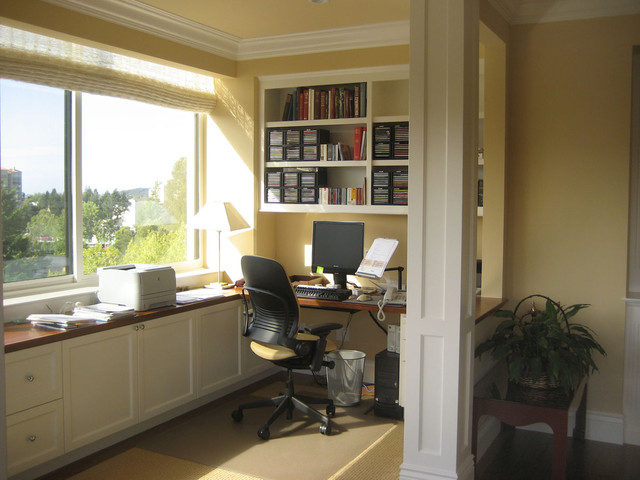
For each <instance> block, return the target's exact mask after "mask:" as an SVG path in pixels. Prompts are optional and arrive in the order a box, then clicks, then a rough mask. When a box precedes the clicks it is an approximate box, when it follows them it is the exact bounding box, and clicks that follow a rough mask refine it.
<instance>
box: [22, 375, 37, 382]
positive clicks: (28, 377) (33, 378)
mask: <svg viewBox="0 0 640 480" xmlns="http://www.w3.org/2000/svg"><path fill="white" fill-rule="evenodd" d="M24 379H25V380H26V381H27V382H33V381H34V380H35V379H36V377H34V376H33V375H31V374H28V375H25V377H24Z"/></svg>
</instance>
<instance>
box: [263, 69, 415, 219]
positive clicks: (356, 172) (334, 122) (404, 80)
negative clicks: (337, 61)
mask: <svg viewBox="0 0 640 480" xmlns="http://www.w3.org/2000/svg"><path fill="white" fill-rule="evenodd" d="M408 78H409V68H408V66H406V65H400V66H392V67H380V68H362V69H352V70H343V71H329V72H313V73H305V74H291V75H276V76H265V77H260V79H259V81H260V118H261V129H260V131H261V138H260V145H261V162H260V164H261V177H262V181H261V184H260V192H261V201H260V210H261V211H264V212H312V213H362V214H372V213H378V214H401V215H406V214H407V211H408V210H407V206H406V204H405V205H399V204H393V202H394V201H395V200H393V201H392V200H390V201H389V204H386V205H385V204H380V203H379V202H376V200H375V199H376V193H375V192H374V189H375V183H377V181H376V182H374V173H376V172H381V171H382V172H384V171H388V172H396V171H398V172H399V173H401V172H404V176H403V182H407V171H408V166H409V160H408V146H407V148H406V149H405V152H403V154H402V157H397V156H394V155H390V156H389V157H388V158H378V157H379V155H377V154H376V135H375V127H376V126H379V125H384V124H390V125H393V124H399V123H404V124H406V125H408V123H407V122H408V120H409V90H408ZM356 87H357V88H358V92H359V95H360V96H359V98H360V101H361V102H362V103H363V105H364V108H363V109H362V110H361V112H362V114H360V115H359V116H356V117H350V118H315V119H314V118H312V119H306V120H297V119H295V120H287V119H284V117H285V116H286V115H285V105H286V103H287V101H288V99H289V98H290V97H289V96H290V95H295V96H298V95H300V92H301V91H302V90H308V89H313V90H314V92H315V95H316V98H317V92H325V91H332V89H336V88H337V89H340V88H343V89H348V90H355V88H356ZM301 102H302V100H300V103H301ZM323 108H324V107H323ZM294 118H296V117H294ZM303 118H304V117H303ZM306 118H309V117H306ZM356 128H366V131H367V133H366V138H365V142H364V143H365V145H364V152H363V153H364V155H363V156H364V159H363V160H344V161H333V160H332V161H326V160H324V161H323V160H321V158H322V157H321V156H320V155H318V156H317V158H316V159H315V160H313V158H314V156H313V154H310V155H309V156H308V157H307V159H306V160H304V158H305V155H306V153H305V152H307V150H306V149H309V148H310V149H313V148H315V147H314V146H313V145H312V143H313V141H311V142H310V143H308V144H307V143H306V141H305V140H304V138H305V131H322V133H328V137H329V140H328V143H329V144H337V143H343V144H346V145H348V146H349V148H350V149H351V152H352V158H354V157H355V155H353V153H354V151H355V150H357V145H356V141H355V136H354V132H355V130H356ZM406 129H407V133H406V135H407V138H406V140H407V142H408V126H407V127H406ZM289 131H292V132H294V133H295V132H296V131H297V132H300V142H299V145H300V148H299V149H296V147H295V146H294V147H290V146H289V145H287V141H288V138H289V135H288V132H289ZM271 132H276V133H277V134H278V135H277V136H276V138H281V139H282V147H281V148H278V145H275V146H274V140H273V138H272V137H271ZM310 138H318V141H317V143H318V144H321V143H326V142H327V141H325V140H322V141H321V140H319V138H320V135H318V136H317V137H316V136H310ZM272 148H273V150H271V149H272ZM289 148H293V152H295V154H294V155H292V156H291V157H292V158H294V159H295V158H296V155H299V159H296V160H291V159H290V157H289V155H288V149H289ZM318 151H320V150H318ZM280 154H281V155H280ZM310 159H312V160H310ZM274 160H277V161H274ZM287 169H288V170H289V171H293V170H296V169H297V170H299V171H300V172H304V171H305V170H306V171H312V172H313V171H317V172H318V173H317V179H318V180H317V182H316V183H317V184H316V185H315V186H314V185H313V176H311V177H309V180H307V181H306V183H305V181H304V180H303V179H298V181H299V185H298V186H299V187H301V191H302V187H305V186H307V187H309V189H308V191H310V193H309V194H308V195H307V196H306V197H305V196H304V195H303V194H302V193H300V194H299V199H298V201H295V198H294V196H295V195H291V196H289V195H288V194H287V191H290V192H293V190H292V189H287V188H286V187H287V186H288V185H289V183H288V181H287V179H286V178H284V177H282V179H281V185H280V187H282V188H281V189H280V190H281V196H280V197H278V196H276V195H272V193H273V192H277V191H278V187H277V185H275V184H277V183H278V177H277V176H276V175H275V174H277V173H278V172H279V171H283V173H284V172H285V171H286V170H287ZM268 173H272V174H274V175H273V176H272V177H268V176H267V174H268ZM293 177H295V175H294V176H293ZM391 178H392V177H391V176H389V192H390V195H391V196H390V198H391V199H394V198H395V197H394V196H393V195H392V194H391V188H392V185H393V184H392V182H393V180H392V179H391ZM294 181H295V179H294ZM322 185H326V186H328V187H336V188H347V187H353V188H362V189H363V190H364V191H365V195H364V197H365V200H364V204H362V205H327V204H322V203H314V202H313V201H312V200H313V195H314V193H313V192H312V191H311V190H312V189H313V188H317V187H320V186H322ZM404 188H405V191H404V196H405V199H406V183H405V185H404ZM316 194H317V192H316ZM318 196H320V195H318ZM378 198H379V197H378ZM290 200H291V201H290ZM405 201H406V200H405Z"/></svg>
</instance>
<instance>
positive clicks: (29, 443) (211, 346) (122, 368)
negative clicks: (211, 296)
mask: <svg viewBox="0 0 640 480" xmlns="http://www.w3.org/2000/svg"><path fill="white" fill-rule="evenodd" d="M240 306H241V303H240V301H231V302H226V303H222V304H218V305H214V306H208V307H204V308H199V309H194V310H190V311H186V312H181V313H176V314H173V315H167V316H164V317H160V318H155V319H151V320H145V321H143V322H139V323H134V324H131V325H126V326H122V327H117V328H112V329H109V330H104V331H101V332H97V333H92V334H89V335H84V336H79V337H75V338H71V339H68V340H63V341H61V342H56V343H52V344H48V345H43V346H39V347H33V348H28V349H25V350H19V351H17V352H12V353H9V354H7V355H6V387H7V388H6V392H7V437H8V457H9V474H10V475H13V474H15V473H18V472H22V471H24V470H26V469H28V468H31V467H33V466H36V465H39V464H41V463H43V462H46V461H48V460H51V459H54V458H56V457H58V456H61V455H63V454H65V453H68V452H71V451H73V450H76V449H77V448H80V447H82V446H85V445H88V444H91V443H92V442H96V441H99V440H101V439H104V438H105V437H107V436H109V435H112V434H115V433H118V432H121V431H122V430H125V429H127V428H129V427H134V426H136V425H137V424H139V423H140V422H144V421H146V420H150V419H153V418H154V417H157V416H158V415H160V414H163V413H165V412H169V415H170V416H171V415H173V413H172V412H171V410H174V409H177V407H182V408H181V409H177V410H176V412H179V413H181V412H182V411H185V410H184V409H185V408H186V409H187V410H188V409H190V408H195V407H196V406H199V405H200V404H202V402H204V401H208V400H207V398H211V399H213V398H215V397H216V392H218V391H221V390H222V389H226V390H225V391H228V389H229V388H231V389H233V388H234V384H236V383H239V382H241V381H243V380H246V379H248V378H250V377H252V376H253V375H256V374H259V373H260V372H263V371H265V370H268V369H269V368H270V367H271V364H270V363H269V362H265V361H264V360H262V359H259V358H258V357H256V356H255V355H253V354H252V353H251V351H250V349H249V346H248V345H249V342H248V341H247V339H246V338H245V337H242V325H241V308H240ZM190 402H191V403H192V404H193V407H191V406H190V405H188V404H190ZM176 414H177V413H176Z"/></svg>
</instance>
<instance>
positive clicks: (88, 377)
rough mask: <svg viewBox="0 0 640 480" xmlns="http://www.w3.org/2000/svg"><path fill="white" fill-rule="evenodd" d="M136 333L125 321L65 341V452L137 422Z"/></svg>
mask: <svg viewBox="0 0 640 480" xmlns="http://www.w3.org/2000/svg"><path fill="white" fill-rule="evenodd" d="M136 338H137V332H136V330H135V328H134V326H126V327H121V328H114V329H112V330H107V331H104V332H100V333H95V334H92V335H85V336H82V337H77V338H73V339H70V340H65V341H64V342H63V345H62V358H63V366H64V367H63V370H64V374H63V375H64V425H65V428H64V431H65V445H66V449H67V451H70V450H73V449H75V448H78V447H80V446H82V445H86V444H88V443H90V442H93V441H95V440H98V439H100V438H103V437H105V436H107V435H109V434H112V433H114V432H117V431H119V430H122V429H123V428H126V427H129V426H131V425H135V424H136V423H137V421H138V408H137V407H138V403H137V399H138V390H137V373H136V371H137V349H136Z"/></svg>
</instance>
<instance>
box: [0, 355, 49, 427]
mask: <svg viewBox="0 0 640 480" xmlns="http://www.w3.org/2000/svg"><path fill="white" fill-rule="evenodd" d="M61 360H62V349H61V347H60V344H59V343H52V344H49V345H42V346H40V347H34V348H27V349H25V350H20V351H18V352H13V353H9V354H8V355H7V356H6V359H5V362H6V370H5V372H6V375H5V376H6V392H7V398H6V400H7V415H11V414H12V413H16V412H19V411H21V410H26V409H29V408H31V407H35V406H37V405H40V404H42V403H45V402H50V401H52V400H55V399H57V398H60V397H62V365H61V364H62V361H61Z"/></svg>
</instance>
